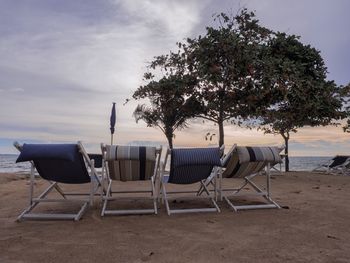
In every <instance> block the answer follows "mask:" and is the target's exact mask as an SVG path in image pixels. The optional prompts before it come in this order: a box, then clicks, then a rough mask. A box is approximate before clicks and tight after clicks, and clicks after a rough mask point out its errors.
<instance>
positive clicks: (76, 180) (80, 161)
mask: <svg viewBox="0 0 350 263" xmlns="http://www.w3.org/2000/svg"><path fill="white" fill-rule="evenodd" d="M14 146H15V147H16V148H17V149H18V150H19V151H20V155H19V157H18V159H17V161H16V162H25V161H30V162H31V170H30V192H29V202H30V204H29V207H27V208H26V209H25V210H24V211H23V212H22V213H21V214H20V215H19V216H18V218H17V220H18V221H20V220H23V219H28V220H75V221H78V220H79V219H80V218H81V217H82V215H83V214H84V212H85V211H86V210H87V208H88V206H89V204H90V205H92V201H93V196H94V194H95V193H96V191H97V189H98V187H99V186H100V181H99V178H98V176H97V174H96V171H95V168H94V160H90V159H89V157H88V154H87V153H86V151H85V150H84V147H83V145H82V144H81V143H80V142H78V143H77V144H24V145H20V144H19V143H18V142H14ZM35 170H36V171H37V172H38V174H39V176H40V177H41V178H43V179H45V180H46V181H48V182H49V184H50V185H49V187H48V188H47V189H46V190H44V191H43V192H42V193H41V194H40V195H39V196H38V197H34V185H35V182H34V179H35V178H34V177H35ZM61 184H70V185H72V184H90V192H89V193H74V192H72V193H67V192H65V191H64V190H63V188H62V187H61ZM53 189H55V190H56V191H57V192H58V194H59V195H60V196H61V197H62V198H56V199H54V198H48V197H47V196H48V195H49V193H50V192H51V191H52V190H53ZM71 196H87V197H86V198H68V197H71ZM55 202H56V203H59V202H77V203H81V207H80V209H79V211H78V212H77V213H69V214H67V213H33V212H31V211H32V210H33V209H34V208H35V207H36V206H37V205H39V204H40V203H55Z"/></svg>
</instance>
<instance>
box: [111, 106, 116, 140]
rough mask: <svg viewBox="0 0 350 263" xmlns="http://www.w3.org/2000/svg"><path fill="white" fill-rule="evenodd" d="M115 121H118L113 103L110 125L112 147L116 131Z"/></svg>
mask: <svg viewBox="0 0 350 263" xmlns="http://www.w3.org/2000/svg"><path fill="white" fill-rule="evenodd" d="M115 121H116V112H115V102H113V106H112V112H111V118H110V123H111V128H110V129H111V145H113V134H114V131H115V128H114V127H115Z"/></svg>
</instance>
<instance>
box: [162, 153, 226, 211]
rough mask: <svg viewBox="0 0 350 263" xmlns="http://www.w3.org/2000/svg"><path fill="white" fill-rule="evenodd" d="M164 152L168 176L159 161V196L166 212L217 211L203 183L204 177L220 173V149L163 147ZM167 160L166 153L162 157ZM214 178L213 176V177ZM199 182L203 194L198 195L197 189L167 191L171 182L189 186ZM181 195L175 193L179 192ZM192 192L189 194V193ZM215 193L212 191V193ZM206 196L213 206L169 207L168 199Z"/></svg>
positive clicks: (217, 208) (212, 198)
mask: <svg viewBox="0 0 350 263" xmlns="http://www.w3.org/2000/svg"><path fill="white" fill-rule="evenodd" d="M166 153H167V155H168V154H170V155H171V160H170V172H169V175H168V174H167V173H166V172H165V165H166V164H165V163H163V162H162V163H161V165H160V167H161V180H160V182H161V190H162V198H163V201H164V203H165V206H166V210H167V213H168V215H171V214H175V213H189V212H220V208H219V207H218V205H217V204H216V201H215V200H214V196H213V193H211V192H210V191H209V190H208V189H207V186H206V185H204V182H205V180H206V179H207V178H208V177H209V176H210V175H211V174H215V175H216V174H218V173H219V172H220V169H221V168H220V165H221V162H220V149H219V148H185V149H172V150H169V149H167V150H166ZM165 159H167V156H166V158H165ZM215 178H216V176H215ZM196 183H199V184H200V185H201V186H202V187H203V189H204V190H203V192H204V193H205V195H198V194H197V193H198V190H195V191H190V190H183V191H168V186H169V184H173V185H191V184H196ZM180 194H181V195H182V196H179V195H180ZM190 194H192V195H190ZM214 194H216V193H214ZM199 198H200V199H203V198H205V199H208V200H210V201H211V203H212V205H213V206H214V207H210V208H208V207H205V208H193V209H191V208H186V209H171V208H170V205H169V201H170V200H174V199H176V200H181V199H185V200H186V199H199Z"/></svg>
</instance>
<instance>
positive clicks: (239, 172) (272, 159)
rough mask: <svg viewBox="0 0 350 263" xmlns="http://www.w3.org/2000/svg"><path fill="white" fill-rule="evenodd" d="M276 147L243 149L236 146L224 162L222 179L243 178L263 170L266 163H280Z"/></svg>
mask: <svg viewBox="0 0 350 263" xmlns="http://www.w3.org/2000/svg"><path fill="white" fill-rule="evenodd" d="M279 152H280V150H279V149H278V148H277V147H244V146H237V147H236V148H235V149H234V150H233V152H232V155H231V158H230V159H229V160H228V161H227V162H226V167H225V170H224V171H223V174H222V176H223V177H224V178H230V177H237V178H243V177H246V176H248V175H251V174H256V173H258V172H260V171H261V170H263V169H264V168H265V167H266V165H267V164H268V163H271V164H272V165H274V164H276V163H280V162H282V160H281V157H280V155H279Z"/></svg>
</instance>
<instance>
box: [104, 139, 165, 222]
mask: <svg viewBox="0 0 350 263" xmlns="http://www.w3.org/2000/svg"><path fill="white" fill-rule="evenodd" d="M101 148H102V154H103V168H102V171H103V172H102V174H103V176H102V180H103V183H106V182H107V184H108V187H107V192H106V193H105V194H103V196H102V200H103V207H102V212H101V216H104V215H127V214H157V199H158V193H157V190H156V180H157V177H158V174H159V160H160V155H161V148H160V147H159V148H156V147H145V146H117V145H104V144H102V145H101ZM147 180H148V181H150V189H148V190H124V189H121V190H118V191H113V190H112V183H113V181H119V182H120V184H119V186H120V185H122V184H123V183H124V182H127V181H147ZM140 193H144V194H146V193H148V194H150V196H142V197H140V196H135V194H140ZM130 194H132V195H133V196H130ZM123 199H124V200H125V199H129V200H140V199H150V200H152V201H153V208H152V209H127V210H121V209H119V210H111V209H107V204H108V202H109V201H112V200H114V201H118V200H119V201H121V200H123Z"/></svg>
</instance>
